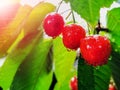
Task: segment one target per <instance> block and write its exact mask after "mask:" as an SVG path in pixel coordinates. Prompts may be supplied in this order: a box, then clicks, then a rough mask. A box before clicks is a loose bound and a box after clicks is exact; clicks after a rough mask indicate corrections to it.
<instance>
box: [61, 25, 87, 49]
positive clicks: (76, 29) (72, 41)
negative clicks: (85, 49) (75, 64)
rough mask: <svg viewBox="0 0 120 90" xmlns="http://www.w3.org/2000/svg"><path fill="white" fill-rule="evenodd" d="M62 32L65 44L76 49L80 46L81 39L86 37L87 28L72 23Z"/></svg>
mask: <svg viewBox="0 0 120 90" xmlns="http://www.w3.org/2000/svg"><path fill="white" fill-rule="evenodd" d="M62 34H63V44H64V46H65V47H66V48H69V49H73V50H76V49H78V48H79V46H80V40H81V39H82V38H84V37H85V30H84V29H83V28H82V27H81V26H79V25H76V24H71V25H67V26H65V27H64V29H63V31H62Z"/></svg>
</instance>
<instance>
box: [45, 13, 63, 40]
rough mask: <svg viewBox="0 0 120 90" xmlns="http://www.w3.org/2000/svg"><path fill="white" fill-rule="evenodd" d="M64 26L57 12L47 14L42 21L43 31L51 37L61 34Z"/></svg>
mask: <svg viewBox="0 0 120 90" xmlns="http://www.w3.org/2000/svg"><path fill="white" fill-rule="evenodd" d="M63 26H64V20H63V17H62V16H61V15H60V14H58V13H50V14H48V15H47V16H46V17H45V19H44V22H43V27H44V30H45V33H46V34H47V35H48V36H51V37H53V38H55V37H57V36H58V35H59V34H61V32H62V29H63Z"/></svg>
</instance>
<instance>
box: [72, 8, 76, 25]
mask: <svg viewBox="0 0 120 90" xmlns="http://www.w3.org/2000/svg"><path fill="white" fill-rule="evenodd" d="M71 13H72V18H73V23H76V20H75V16H74V12H73V10H71Z"/></svg>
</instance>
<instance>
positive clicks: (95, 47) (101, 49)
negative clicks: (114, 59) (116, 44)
mask: <svg viewBox="0 0 120 90" xmlns="http://www.w3.org/2000/svg"><path fill="white" fill-rule="evenodd" d="M80 49H81V55H82V57H83V58H84V59H85V61H86V62H87V63H88V64H90V65H93V66H98V65H103V64H106V63H107V61H108V58H109V56H110V53H111V44H110V41H109V40H108V39H107V38H106V37H104V36H99V35H94V36H88V37H86V38H84V39H82V40H81V44H80Z"/></svg>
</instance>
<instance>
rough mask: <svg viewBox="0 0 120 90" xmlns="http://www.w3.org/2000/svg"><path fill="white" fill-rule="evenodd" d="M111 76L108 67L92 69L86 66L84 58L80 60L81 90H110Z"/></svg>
mask: <svg viewBox="0 0 120 90" xmlns="http://www.w3.org/2000/svg"><path fill="white" fill-rule="evenodd" d="M110 75H111V72H110V69H109V66H108V65H103V66H99V67H92V66H90V65H88V64H86V63H85V61H84V60H83V59H82V58H79V61H78V89H79V90H108V85H109V80H110ZM101 84H102V85H101Z"/></svg>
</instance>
